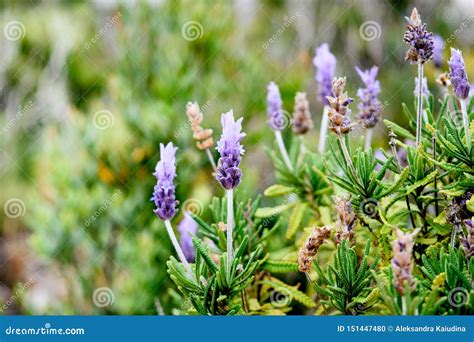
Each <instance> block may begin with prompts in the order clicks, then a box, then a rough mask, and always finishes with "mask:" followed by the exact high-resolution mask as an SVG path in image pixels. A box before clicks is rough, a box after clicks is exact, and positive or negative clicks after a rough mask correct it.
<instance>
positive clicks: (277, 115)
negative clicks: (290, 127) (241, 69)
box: [267, 82, 286, 131]
mask: <svg viewBox="0 0 474 342" xmlns="http://www.w3.org/2000/svg"><path fill="white" fill-rule="evenodd" d="M282 103H283V102H282V100H281V95H280V90H279V89H278V86H277V85H276V84H275V82H270V83H269V84H268V87H267V114H268V124H269V125H270V127H271V128H272V129H273V130H275V131H281V130H282V129H284V128H285V126H286V125H285V116H284V114H283V109H282Z"/></svg>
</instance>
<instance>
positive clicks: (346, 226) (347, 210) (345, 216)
mask: <svg viewBox="0 0 474 342" xmlns="http://www.w3.org/2000/svg"><path fill="white" fill-rule="evenodd" d="M335 201H336V212H337V215H338V222H337V228H338V232H337V233H336V234H335V235H334V241H335V242H336V243H337V244H340V243H341V242H342V240H346V239H347V240H349V241H350V242H351V245H353V244H354V242H355V241H354V225H355V222H356V218H357V216H356V213H355V211H354V209H353V208H352V205H351V201H349V200H346V199H345V198H343V197H336V198H335Z"/></svg>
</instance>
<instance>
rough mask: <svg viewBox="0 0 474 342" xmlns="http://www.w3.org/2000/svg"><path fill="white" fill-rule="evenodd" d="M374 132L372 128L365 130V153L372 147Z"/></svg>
mask: <svg viewBox="0 0 474 342" xmlns="http://www.w3.org/2000/svg"><path fill="white" fill-rule="evenodd" d="M373 133H374V130H373V129H372V128H366V130H365V151H366V152H367V151H368V150H369V148H370V147H371V146H372V135H373Z"/></svg>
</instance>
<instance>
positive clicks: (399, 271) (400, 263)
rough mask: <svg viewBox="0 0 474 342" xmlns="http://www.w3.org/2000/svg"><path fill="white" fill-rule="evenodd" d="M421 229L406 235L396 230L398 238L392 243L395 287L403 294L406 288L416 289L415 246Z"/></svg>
mask: <svg viewBox="0 0 474 342" xmlns="http://www.w3.org/2000/svg"><path fill="white" fill-rule="evenodd" d="M418 232H419V229H415V230H414V231H412V232H411V233H404V232H402V231H401V230H399V229H398V230H396V235H397V238H396V239H395V240H393V241H392V249H393V258H392V269H393V274H394V278H395V279H394V286H395V288H396V289H397V291H398V292H399V293H400V294H401V295H404V294H405V287H406V286H408V288H409V289H410V290H412V291H413V290H414V289H415V287H416V284H415V278H413V257H412V254H413V246H414V244H415V242H414V239H413V238H414V236H416V234H418Z"/></svg>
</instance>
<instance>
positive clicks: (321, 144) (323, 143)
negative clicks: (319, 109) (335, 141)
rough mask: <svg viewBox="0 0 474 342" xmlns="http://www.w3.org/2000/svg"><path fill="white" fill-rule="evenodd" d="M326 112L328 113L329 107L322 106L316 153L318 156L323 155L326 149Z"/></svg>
mask: <svg viewBox="0 0 474 342" xmlns="http://www.w3.org/2000/svg"><path fill="white" fill-rule="evenodd" d="M328 111H329V107H328V106H324V110H323V116H322V118H321V128H320V129H319V147H318V151H319V153H320V154H323V153H324V150H325V148H326V139H327V135H328V125H329V117H328Z"/></svg>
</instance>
